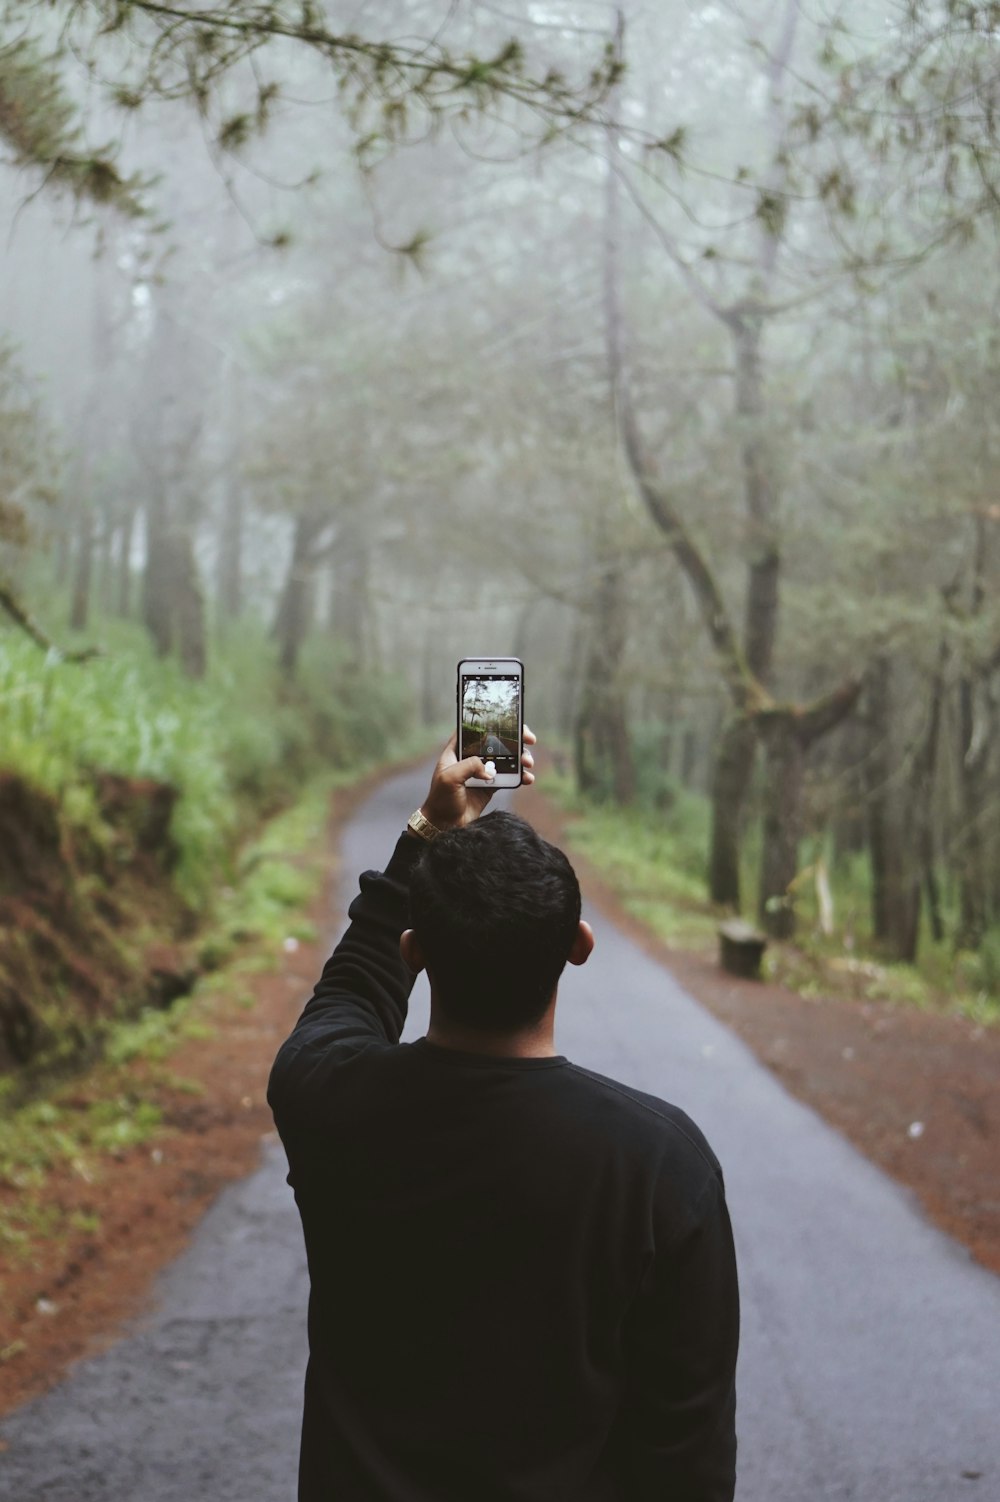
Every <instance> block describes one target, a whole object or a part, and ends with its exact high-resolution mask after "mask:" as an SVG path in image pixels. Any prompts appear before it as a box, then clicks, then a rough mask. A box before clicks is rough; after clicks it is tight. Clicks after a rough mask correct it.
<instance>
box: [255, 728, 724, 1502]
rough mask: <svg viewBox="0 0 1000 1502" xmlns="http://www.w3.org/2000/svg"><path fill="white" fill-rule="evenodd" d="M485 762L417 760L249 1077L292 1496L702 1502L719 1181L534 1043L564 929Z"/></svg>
mask: <svg viewBox="0 0 1000 1502" xmlns="http://www.w3.org/2000/svg"><path fill="white" fill-rule="evenodd" d="M525 742H526V744H528V745H531V744H533V742H534V736H533V735H532V734H531V732H530V731H526V732H525ZM523 761H524V767H525V769H526V770H525V773H524V777H525V781H526V782H531V781H533V780H534V773H533V771H532V770H531V768H532V766H533V759H532V756H531V753H530V751H527V750H526V751H525V753H524V758H523ZM485 770H486V769H485V767H484V765H483V762H482V761H481V760H480V758H479V757H470V758H467V759H466V760H465V761H462V762H459V761H456V757H455V750H454V742H452V743H451V744H450V745H449V746H448V747H447V748H446V750H445V751H444V753H443V754H442V756H441V759H440V760H439V762H438V764H437V767H436V769H435V772H434V776H433V779H432V782H431V787H430V791H429V793H428V795H427V799H426V801H425V802H424V804H423V805H422V807H421V809H420V810H418V812H417V813H416V814H414V816H413V818H412V819H411V821H410V827H409V829H408V830H407V832H406V833H404V834H403V835H402V836H401V837H400V840H399V842H398V844H397V846H396V849H395V851H394V853H393V855H392V857H391V859H390V861H389V864H388V866H387V867H386V870H385V872H384V873H381V874H380V873H378V872H367V873H366V874H365V875H363V876H362V878H361V893H360V896H358V897H357V898H356V899H355V900H354V902H353V904H352V905H351V910H350V918H351V923H350V927H349V928H348V930H347V933H346V934H345V935H344V938H343V939H342V940H341V942H340V944H339V945H338V946H337V949H336V950H335V951H334V954H333V956H332V957H331V959H330V960H329V961H328V962H327V964H326V967H325V969H324V971H323V975H322V978H321V980H320V982H319V984H318V985H317V987H316V990H315V993H314V995H313V997H312V1000H311V1001H310V1002H309V1003H308V1005H307V1006H306V1008H305V1011H304V1012H303V1014H302V1016H301V1018H300V1019H299V1021H298V1023H297V1025H296V1027H295V1030H294V1031H293V1033H292V1035H291V1037H290V1038H289V1039H288V1040H287V1042H286V1043H285V1044H284V1046H283V1047H282V1049H281V1051H280V1053H279V1054H278V1058H277V1060H276V1062H275V1065H274V1069H273V1071H272V1075H271V1082H270V1086H269V1091H268V1098H269V1100H270V1102H271V1105H272V1108H273V1111H274V1115H275V1120H276V1122H277V1126H278V1130H279V1132H280V1134H281V1138H282V1141H283V1142H284V1145H285V1149H286V1152H287V1154H288V1162H289V1167H290V1172H289V1182H290V1183H291V1184H292V1186H293V1188H294V1190H295V1197H296V1201H297V1203H298V1207H299V1211H300V1214H301V1217H302V1224H303V1229H304V1233H305V1242H306V1250H307V1254H308V1260H309V1275H310V1281H311V1292H310V1300H309V1345H310V1356H309V1365H308V1370H307V1374H306V1392H305V1414H304V1420H303V1430H302V1449H301V1458H300V1470H299V1498H300V1502H451V1499H455V1502H647V1499H650V1502H651V1499H657V1502H729V1499H731V1498H732V1496H733V1490H734V1474H735V1452H736V1441H735V1434H734V1409H735V1396H734V1370H735V1364H736V1348H737V1339H738V1322H739V1314H738V1297H737V1286H736V1270H735V1260H734V1255H733V1243H732V1235H731V1231H730V1226H729V1218H728V1215H727V1211H726V1203H725V1195H724V1189H723V1181H722V1173H721V1170H720V1168H719V1164H718V1162H717V1161H716V1159H715V1157H714V1155H713V1153H712V1151H711V1149H710V1148H709V1146H708V1144H707V1142H706V1141H705V1139H704V1137H703V1136H702V1135H701V1133H700V1132H699V1130H698V1128H697V1127H696V1126H695V1125H694V1123H693V1122H691V1121H690V1120H689V1118H688V1117H686V1116H685V1115H684V1114H683V1112H681V1111H679V1110H678V1109H677V1108H676V1107H675V1106H671V1105H668V1104H667V1103H666V1102H664V1101H661V1100H657V1099H655V1098H654V1097H653V1096H649V1095H644V1094H641V1093H640V1092H639V1091H637V1090H632V1089H630V1088H629V1087H628V1086H626V1085H622V1084H618V1083H617V1082H615V1081H613V1080H609V1079H605V1078H603V1077H602V1076H600V1075H597V1074H593V1073H591V1072H590V1071H588V1070H585V1069H580V1068H578V1067H577V1066H576V1065H574V1064H571V1063H570V1062H569V1061H568V1060H567V1059H565V1058H563V1057H562V1056H561V1055H559V1054H557V1053H556V1049H555V1042H554V1034H553V1024H554V1012H555V1004H556V990H557V985H558V982H559V977H560V974H561V972H562V970H563V968H564V966H565V964H566V962H567V961H569V962H570V963H571V964H574V965H582V964H583V963H584V962H585V961H586V959H587V957H588V955H589V954H590V951H591V949H592V947H593V936H592V934H591V931H590V928H589V927H588V925H587V924H586V923H584V922H581V920H580V892H579V887H578V885H577V881H576V877H575V875H574V873H573V870H572V867H571V866H570V864H569V862H568V861H567V860H566V857H565V856H564V855H563V854H562V852H561V851H559V850H557V849H555V848H554V847H553V846H551V845H549V844H547V843H546V842H545V841H544V840H542V839H540V838H539V836H538V835H536V834H535V832H534V831H533V830H532V829H531V828H530V826H529V825H527V824H525V823H523V822H522V821H521V820H519V819H516V818H515V817H514V816H513V815H511V814H505V813H495V814H492V815H490V817H488V818H486V819H482V820H479V819H478V816H479V814H480V813H482V811H483V809H484V808H485V806H486V803H487V802H488V801H489V798H490V791H489V790H488V789H485V790H475V789H467V788H466V787H465V782H466V779H467V778H469V777H480V778H482V777H484V776H485ZM408 913H409V919H408V916H407V915H408ZM408 921H409V922H411V923H412V926H411V927H407V922H408ZM424 967H426V969H427V973H428V978H429V982H430V988H431V1021H430V1027H429V1029H428V1032H427V1036H426V1038H422V1039H420V1040H419V1041H418V1042H416V1043H413V1044H403V1045H401V1044H400V1043H399V1035H400V1032H401V1030H402V1027H403V1023H404V1021H405V1017H406V1006H407V999H408V996H409V993H410V989H411V987H412V984H413V978H414V974H415V973H417V972H419V970H420V969H422V968H424ZM570 1004H571V1003H570ZM607 1006H608V1009H609V1012H610V1011H611V1010H612V1009H614V1011H616V1012H620V1013H621V1014H622V1016H623V1018H627V1007H628V997H627V995H622V996H616V995H609V996H608V998H607ZM625 1025H627V1023H626V1024H625Z"/></svg>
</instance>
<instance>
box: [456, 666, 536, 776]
mask: <svg viewBox="0 0 1000 1502" xmlns="http://www.w3.org/2000/svg"><path fill="white" fill-rule="evenodd" d="M523 690H524V664H523V663H522V662H521V660H520V658H517V657H463V658H462V660H461V662H460V663H459V664H458V759H459V761H463V760H464V759H465V757H467V756H481V757H482V759H483V761H484V762H486V763H487V764H488V763H490V762H492V763H493V767H494V770H495V773H496V775H495V777H494V778H493V780H492V781H491V782H485V781H484V780H483V779H482V778H481V777H470V778H469V780H468V782H467V783H466V784H465V785H466V787H470V788H516V787H520V785H521V742H522V739H523V731H524V692H523Z"/></svg>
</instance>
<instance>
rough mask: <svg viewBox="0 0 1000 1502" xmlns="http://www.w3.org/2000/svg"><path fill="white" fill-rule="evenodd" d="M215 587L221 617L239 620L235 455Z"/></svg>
mask: <svg viewBox="0 0 1000 1502" xmlns="http://www.w3.org/2000/svg"><path fill="white" fill-rule="evenodd" d="M216 588H217V590H218V597H219V614H220V616H221V617H222V619H223V620H224V621H235V620H238V619H239V617H240V615H241V613H242V610H243V485H242V482H241V478H240V476H239V474H237V473H235V462H234V458H230V467H229V473H228V474H227V476H226V488H225V497H224V500H223V507H222V525H221V527H220V528H219V561H218V571H217V582H216Z"/></svg>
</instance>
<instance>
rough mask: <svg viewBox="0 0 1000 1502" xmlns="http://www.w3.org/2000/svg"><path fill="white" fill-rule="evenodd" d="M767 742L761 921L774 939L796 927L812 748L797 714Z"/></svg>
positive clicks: (771, 729)
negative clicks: (808, 761)
mask: <svg viewBox="0 0 1000 1502" xmlns="http://www.w3.org/2000/svg"><path fill="white" fill-rule="evenodd" d="M763 741H764V765H765V777H764V831H763V833H764V842H763V849H762V852H761V872H760V891H759V894H758V921H759V922H760V924H761V927H762V928H763V929H764V931H765V933H768V934H770V935H771V937H772V938H773V939H790V938H791V937H792V934H793V933H794V932H795V907H794V904H793V901H792V897H791V887H792V883H793V882H794V880H795V877H796V876H797V875H798V869H799V842H800V840H801V838H802V790H803V784H804V774H805V756H806V748H805V746H804V745H803V742H802V738H801V736H800V735H799V733H798V730H797V727H796V725H795V723H794V720H793V717H792V716H791V715H782V716H780V717H777V718H775V720H774V721H772V722H771V723H770V724H769V726H768V729H767V731H766V733H765V735H764V737H763Z"/></svg>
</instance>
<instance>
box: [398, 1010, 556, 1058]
mask: <svg viewBox="0 0 1000 1502" xmlns="http://www.w3.org/2000/svg"><path fill="white" fill-rule="evenodd" d="M427 1041H428V1043H433V1044H435V1045H436V1046H437V1047H438V1048H453V1049H455V1050H456V1052H458V1053H480V1054H485V1055H486V1057H488V1058H493V1059H553V1058H556V1057H557V1054H556V1044H555V1037H554V1033H553V1026H552V1016H551V1014H550V1013H547V1014H546V1016H545V1017H543V1018H542V1019H541V1020H540V1021H539V1022H537V1023H536V1024H535V1026H534V1027H531V1028H521V1029H519V1030H518V1031H517V1032H513V1033H486V1032H482V1031H480V1030H479V1029H478V1028H472V1027H461V1026H458V1025H456V1024H455V1023H453V1022H446V1021H445V1020H444V1019H443V1018H442V1017H440V1016H435V1014H434V1011H433V1009H432V1011H431V1021H430V1026H429V1027H428V1029H427Z"/></svg>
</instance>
